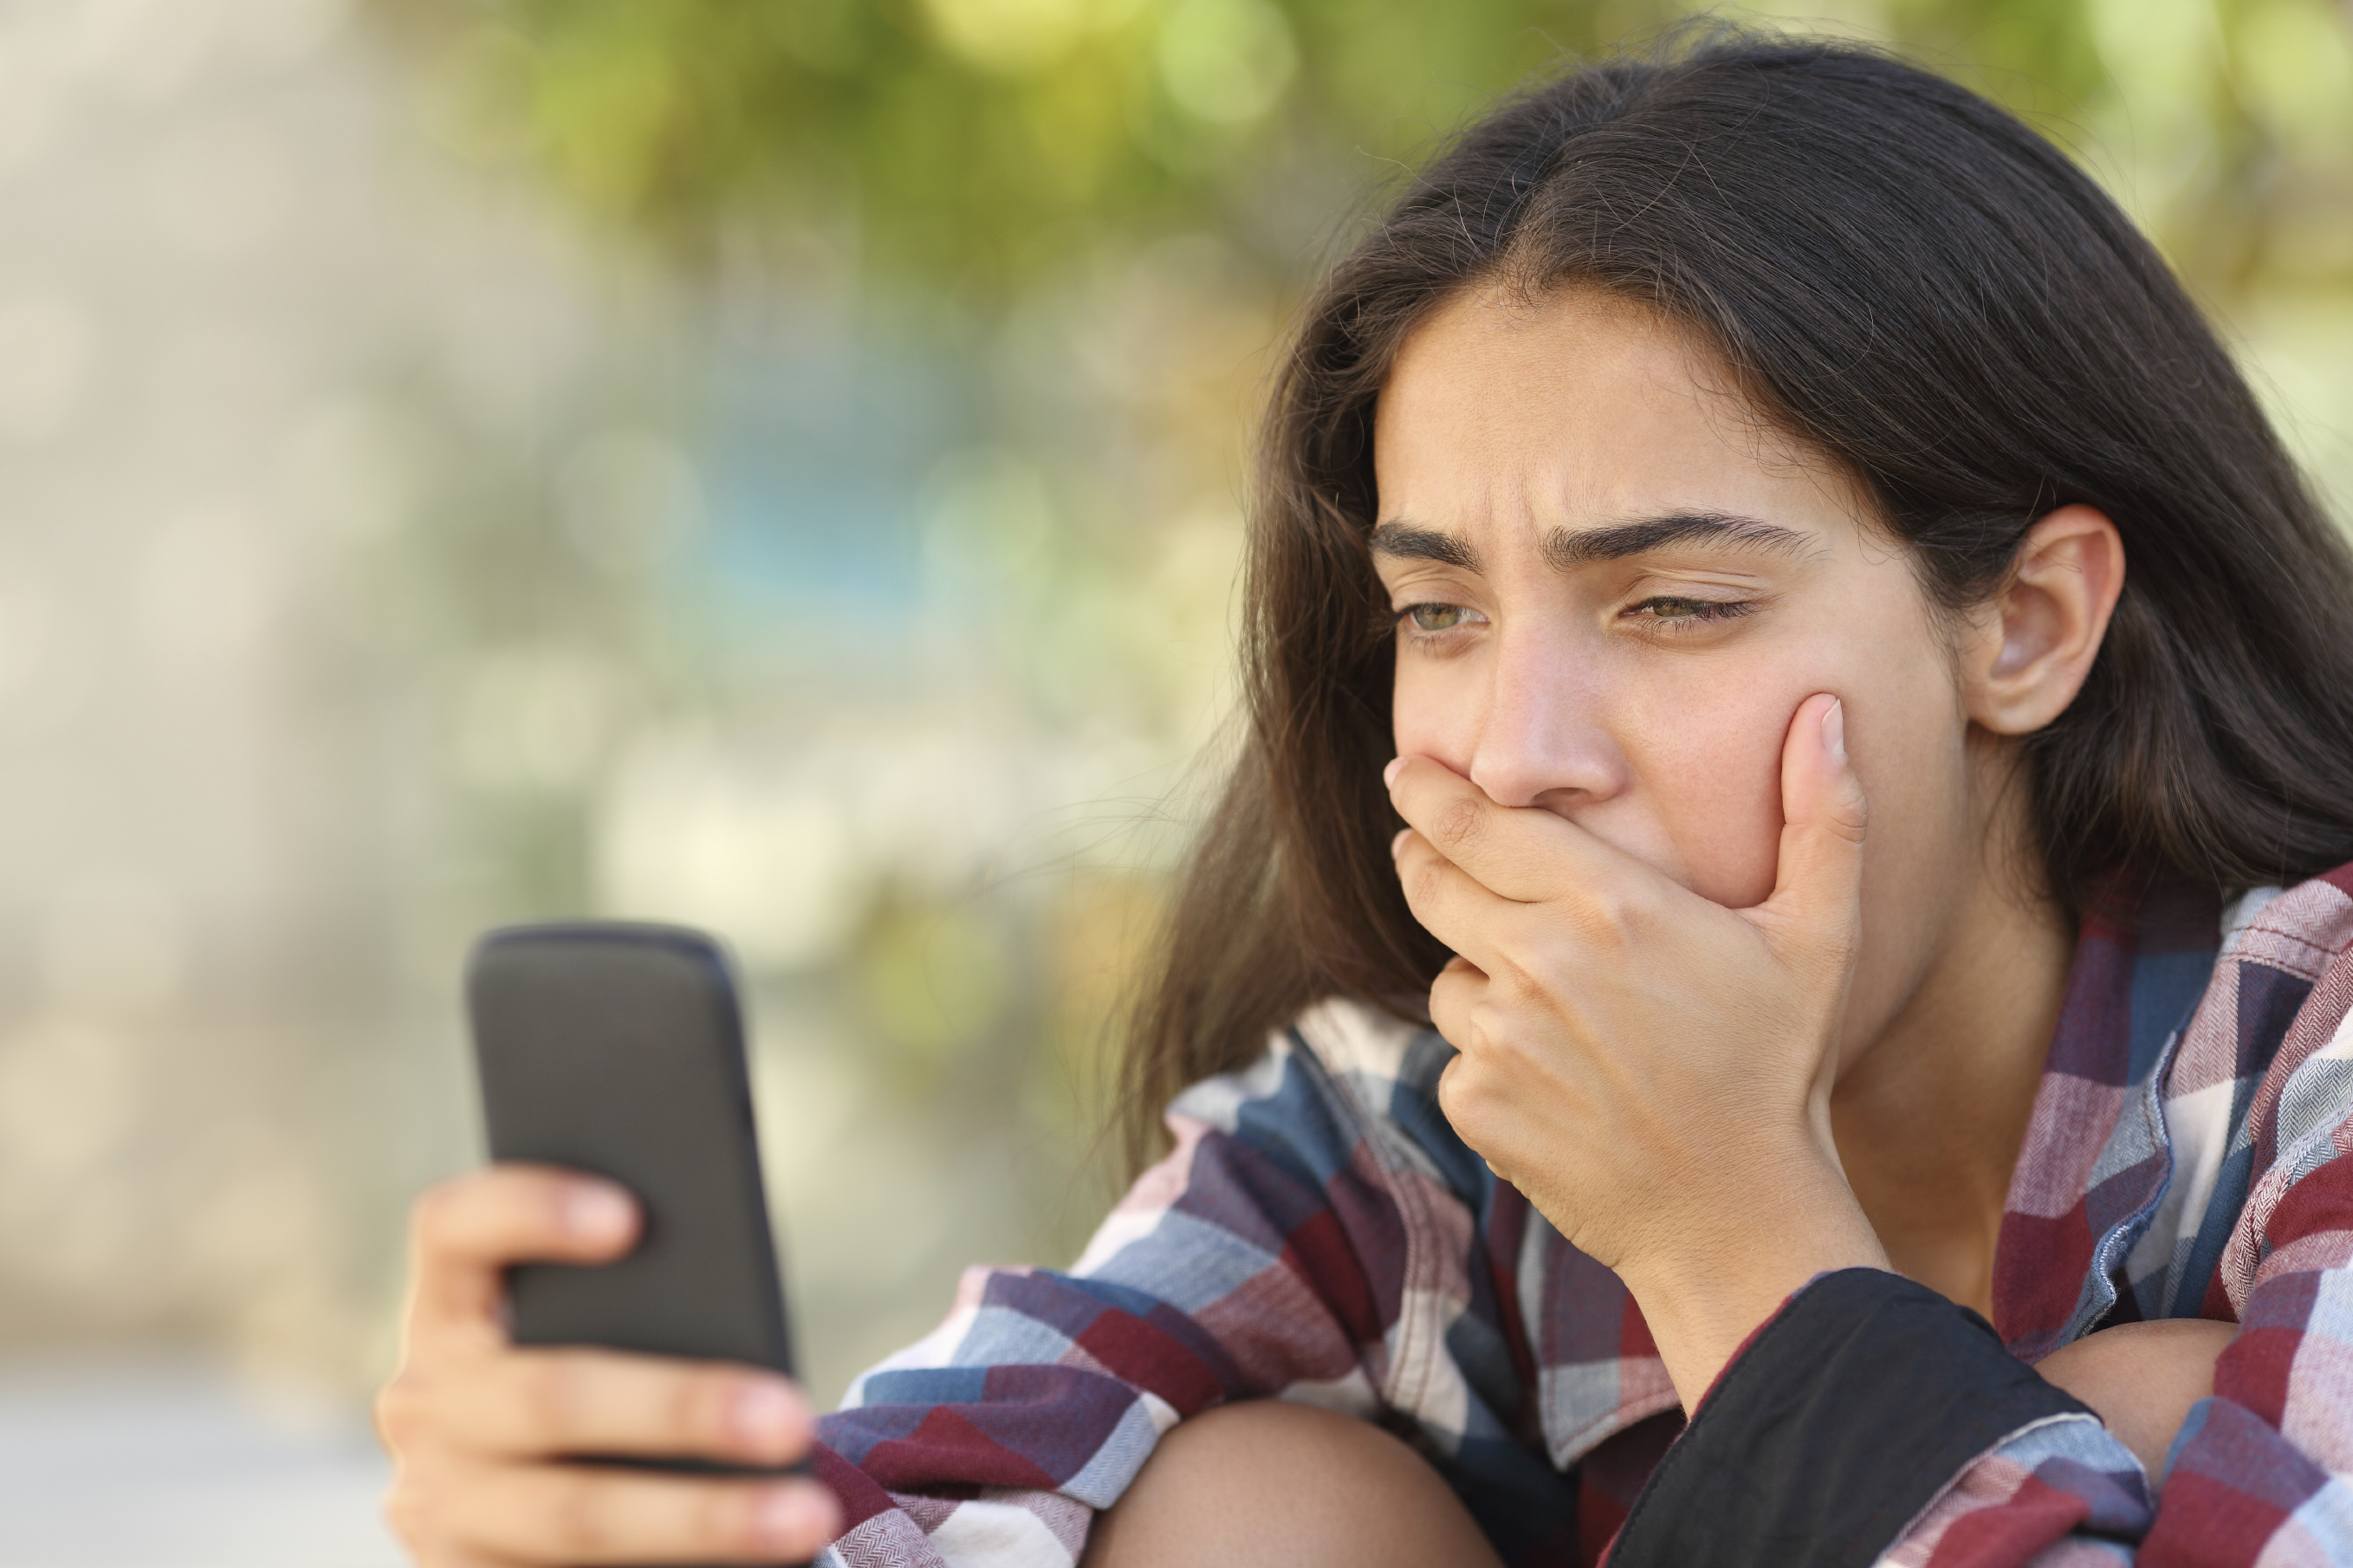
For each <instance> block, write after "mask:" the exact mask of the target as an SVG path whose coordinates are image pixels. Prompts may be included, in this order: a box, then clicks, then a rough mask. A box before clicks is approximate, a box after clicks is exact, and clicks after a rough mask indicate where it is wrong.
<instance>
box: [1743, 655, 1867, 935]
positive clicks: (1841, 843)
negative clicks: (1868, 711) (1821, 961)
mask: <svg viewBox="0 0 2353 1568" xmlns="http://www.w3.org/2000/svg"><path fill="white" fill-rule="evenodd" d="M1865 820H1866V817H1865V813H1864V810H1863V800H1862V782H1861V781H1860V780H1858V779H1857V778H1856V777H1855V776H1854V768H1853V766H1852V763H1849V762H1848V761H1847V754H1846V705H1845V704H1844V703H1842V702H1841V701H1840V700H1838V699H1837V698H1835V697H1833V696H1831V695H1830V694H1829V693H1828V692H1817V693H1816V694H1815V695H1813V696H1811V697H1809V698H1807V699H1806V700H1805V701H1804V702H1802V703H1800V704H1799V707H1798V711H1797V715H1796V716H1795V717H1794V718H1792V719H1791V720H1790V721H1789V732H1788V737H1787V738H1786V739H1784V740H1783V742H1781V821H1782V826H1781V858H1780V865H1779V868H1778V871H1777V872H1776V874H1775V876H1774V879H1773V896H1772V897H1771V898H1769V899H1767V900H1765V902H1764V904H1763V905H1762V906H1760V908H1759V910H1758V912H1759V913H1766V912H1767V911H1769V912H1770V914H1771V915H1772V917H1773V924H1774V925H1776V926H1779V927H1782V928H1784V930H1785V931H1786V933H1787V934H1788V936H1791V937H1800V936H1801V935H1802V936H1812V937H1818V938H1830V939H1831V940H1832V941H1833V942H1834V943H1835V945H1837V946H1840V947H1845V946H1848V945H1851V944H1852V941H1853V939H1854V935H1855V932H1856V928H1857V926H1858V924H1859V923H1860V915H1861V912H1862V910H1861V906H1862V837H1863V826H1864V822H1865Z"/></svg>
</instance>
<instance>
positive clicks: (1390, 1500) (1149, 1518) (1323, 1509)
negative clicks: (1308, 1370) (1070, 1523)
mask: <svg viewBox="0 0 2353 1568" xmlns="http://www.w3.org/2000/svg"><path fill="white" fill-rule="evenodd" d="M1327 1565H1328V1568H1391V1565H1394V1568H1433V1565H1439V1568H1502V1565H1501V1563H1500V1562H1499V1561H1498V1559H1497V1558H1496V1556H1495V1552H1494V1548H1493V1547H1491V1546H1489V1545H1488V1544H1487V1538H1486V1537H1485V1536H1483V1535H1482V1534H1481V1533H1480V1532H1479V1527H1478V1526H1477V1525H1476V1524H1474V1523H1472V1521H1471V1515H1470V1514H1469V1512H1468V1511H1466V1510H1464V1508H1463V1507H1462V1504H1461V1501H1460V1500H1457V1499H1456V1497H1455V1496H1454V1493H1453V1492H1452V1491H1451V1489H1448V1487H1447V1485H1446V1483H1445V1482H1444V1481H1443V1480H1441V1479H1439V1475H1438V1472H1437V1471H1436V1470H1433V1469H1431V1468H1430V1466H1429V1465H1428V1464H1427V1463H1425V1462H1424V1461H1423V1459H1422V1458H1421V1457H1420V1456H1419V1455H1418V1454H1416V1453H1415V1452H1414V1451H1413V1450H1412V1449H1411V1448H1409V1447H1406V1446H1405V1444H1403V1443H1402V1442H1399V1441H1398V1439H1397V1438H1395V1437H1393V1436H1389V1434H1388V1433H1387V1432H1384V1431H1382V1430H1381V1429H1380V1428H1379V1427H1377V1426H1372V1425H1370V1424H1369V1423H1367V1422H1363V1421H1353V1420H1350V1419H1349V1418H1348V1417H1346V1416H1345V1415H1333V1414H1332V1413H1331V1412H1330V1411H1327V1410H1316V1409H1314V1408H1311V1407H1310V1406H1307V1405H1286V1404H1283V1403H1282V1402H1281V1401H1279V1400H1271V1399H1261V1400H1255V1401H1252V1402H1251V1403H1250V1404H1247V1405H1223V1406H1220V1407H1219V1408H1218V1409H1215V1410H1210V1411H1207V1412H1205V1413H1203V1414H1202V1415H1197V1416H1195V1417H1194V1418H1193V1419H1191V1420H1190V1421H1187V1422H1185V1423H1184V1424H1182V1425H1181V1426H1177V1427H1176V1429H1175V1430H1174V1431H1172V1432H1170V1433H1169V1434H1168V1436H1166V1437H1163V1438H1162V1439H1161V1440H1160V1446H1159V1447H1157V1448H1155V1450H1154V1451H1153V1455H1152V1458H1150V1459H1148V1460H1146V1461H1145V1466H1144V1469H1143V1470H1142V1472H1141V1473H1139V1474H1138V1475H1137V1476H1136V1478H1135V1482H1134V1485H1132V1486H1130V1487H1129V1488H1128V1489H1127V1494H1126V1495H1125V1496H1124V1497H1123V1498H1121V1499H1120V1500H1119V1505H1118V1506H1117V1507H1116V1508H1113V1509H1112V1510H1110V1511H1109V1512H1107V1513H1105V1514H1103V1515H1102V1516H1101V1517H1100V1518H1098V1519H1097V1520H1096V1521H1095V1527H1094V1533H1093V1534H1092V1537H1091V1538H1090V1539H1089V1542H1088V1545H1087V1554H1086V1558H1085V1561H1084V1563H1083V1568H1327Z"/></svg>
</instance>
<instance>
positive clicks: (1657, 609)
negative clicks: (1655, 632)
mask: <svg viewBox="0 0 2353 1568" xmlns="http://www.w3.org/2000/svg"><path fill="white" fill-rule="evenodd" d="M1756 607H1757V606H1756V605H1754V604H1752V603H1750V602H1748V601H1746V600H1744V599H1678V598H1658V599H1645V600H1643V601H1642V602H1641V604H1639V605H1632V606H1630V608H1629V609H1628V610H1627V611H1626V613H1627V614H1628V615H1629V616H1633V617H1634V618H1635V619H1637V620H1644V621H1649V622H1651V623H1652V624H1653V625H1664V626H1706V625H1708V624H1709V623H1711V622H1714V621H1728V620H1730V619H1732V618H1733V617H1734V616H1745V615H1746V614H1747V613H1748V612H1749V611H1751V610H1753V609H1755V608H1756Z"/></svg>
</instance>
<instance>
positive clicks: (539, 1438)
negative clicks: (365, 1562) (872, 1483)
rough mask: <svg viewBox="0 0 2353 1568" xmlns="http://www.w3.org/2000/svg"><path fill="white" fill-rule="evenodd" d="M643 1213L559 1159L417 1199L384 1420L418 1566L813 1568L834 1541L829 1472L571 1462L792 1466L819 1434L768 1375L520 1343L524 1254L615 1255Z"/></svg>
mask: <svg viewBox="0 0 2353 1568" xmlns="http://www.w3.org/2000/svg"><path fill="white" fill-rule="evenodd" d="M637 1228H638V1216H637V1210H636V1205H634V1204H633V1203H632V1202H631V1201H630V1199H629V1197H628V1194H626V1193H624V1192H622V1191H621V1190H620V1189H619V1188H617V1187H615V1186H613V1185H611V1184H608V1183H605V1182H600V1181H596V1180H594V1179H591V1178H588V1177H585V1176H580V1175H576V1174H574V1173H567V1172H563V1171H558V1170H554V1169H550V1168H546V1167H539V1166H529V1165H501V1166H494V1167H491V1169H489V1170H485V1171H479V1172H476V1173H471V1174H470V1175H465V1176H460V1177H458V1178H456V1179H455V1180H452V1181H449V1182H446V1183H443V1184H441V1185H439V1186H438V1187H436V1188H434V1189H433V1190H432V1191H430V1192H428V1193H427V1194H425V1195H424V1196H423V1197H422V1198H420V1199H418V1200H417V1206H416V1209H415V1211H414V1214H413V1215H412V1220H411V1279H410V1289H409V1298H408V1307H407V1313H406V1321H405V1323H404V1325H403V1332H402V1355H401V1366H400V1371H399V1373H397V1374H396V1376H395V1377H394V1378H393V1380H392V1381H391V1382H390V1383H389V1384H385V1388H384V1391H383V1393H382V1394H379V1395H378V1397H377V1400H376V1426H377V1429H378V1430H379V1432H380V1433H381V1434H382V1435H383V1438H384V1443H385V1447H386V1448H387V1449H389V1450H390V1451H391V1453H392V1457H393V1464H394V1479H393V1484H392V1489H391V1492H390V1494H389V1495H388V1496H387V1498H386V1499H385V1515H386V1517H387V1518H388V1519H390V1521H392V1525H393V1528H394V1529H395V1530H396V1531H397V1532H398V1533H399V1535H400V1538H401V1539H402V1541H404V1542H406V1544H407V1546H408V1549H409V1551H410V1552H412V1553H413V1554H414V1555H415V1556H416V1559H417V1562H418V1563H420V1564H421V1565H423V1568H490V1565H492V1564H517V1565H520V1564H526V1563H546V1564H554V1563H565V1564H589V1563H781V1562H792V1563H798V1562H804V1561H806V1560H807V1559H808V1558H809V1557H811V1556H813V1555H815V1553H816V1552H818V1550H819V1549H820V1548H822V1547H823V1546H824V1545H825V1543H826V1542H828V1541H830V1540H831V1539H832V1538H833V1535H834V1533H835V1531H836V1530H837V1529H838V1528H839V1510H838V1508H837V1507H836V1505H835V1503H834V1500H833V1499H832V1497H831V1495H830V1494H829V1493H828V1492H827V1491H826V1490H825V1489H823V1488H822V1487H819V1486H818V1484H817V1483H816V1482H814V1481H810V1480H806V1479H798V1478H792V1479H781V1480H765V1479H760V1480H753V1479H706V1478H702V1477H692V1476H683V1475H664V1474H659V1473H655V1472H649V1471H644V1470H632V1469H627V1468H616V1467H610V1466H598V1465H589V1464H580V1463H575V1462H572V1461H573V1460H574V1459H575V1458H576V1457H577V1456H581V1455H629V1456H637V1457H642V1458H698V1459H713V1460H719V1461H723V1462H725V1463H731V1464H737V1465H785V1464H790V1463H792V1462H793V1461H795V1460H797V1459H799V1458H803V1457H804V1456H805V1455H807V1453H808V1451H809V1447H810V1444H811V1442H812V1440H813V1432H814V1428H813V1426H812V1420H811V1416H810V1412H809V1409H808V1405H807V1402H806V1401H805V1400H804V1399H803V1398H802V1397H801V1394H800V1391H799V1390H798V1389H797V1388H796V1387H794V1385H793V1384H791V1383H789V1382H787V1381H786V1380H785V1379H784V1378H781V1377H778V1376H776V1374H775V1373H769V1372H764V1371H761V1370H759V1369H757V1368H754V1367H748V1366H733V1365H728V1364H724V1363H696V1362H686V1361H673V1360H667V1359H664V1358H661V1357H657V1356H645V1355H632V1354H627V1353H624V1352H617V1351H604V1350H590V1349H568V1348H567V1349H533V1348H520V1347H517V1346H516V1345H514V1344H513V1343H512V1341H511V1340H510V1339H509V1337H508V1334H507V1330H506V1324H505V1281H504V1276H505V1271H506V1269H507V1268H509V1267H510V1266H511V1265H513V1264H516V1263H522V1262H533V1261H560V1262H566V1263H602V1262H608V1261H610V1260H612V1259H614V1258H619V1257H621V1256H623V1255H624V1254H626V1253H627V1252H628V1249H629V1247H630V1245H631V1243H632V1242H633V1241H634V1239H635V1237H636V1235H637Z"/></svg>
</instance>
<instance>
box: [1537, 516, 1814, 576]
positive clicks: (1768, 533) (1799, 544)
mask: <svg viewBox="0 0 2353 1568" xmlns="http://www.w3.org/2000/svg"><path fill="white" fill-rule="evenodd" d="M1701 543H1705V544H1716V545H1728V546H1730V547H1731V548H1733V549H1736V550H1750V551H1756V552H1760V553H1762V554H1767V555H1811V554H1812V553H1814V552H1815V551H1816V550H1817V549H1818V548H1820V541H1819V540H1816V539H1813V538H1811V537H1810V536H1808V535H1806V534H1803V533H1800V532H1799V531H1797V530H1796V529H1794V528H1783V527H1782V526H1781V525H1780V524H1779V523H1777V522H1762V521H1758V520H1757V519H1756V518H1753V517H1740V516H1737V515H1736V514H1735V513H1732V512H1723V511H1678V512H1670V513H1668V514H1667V515H1666V516H1664V517H1651V518H1643V519H1641V520H1640V521H1635V522H1619V523H1612V524H1610V525H1609V527H1607V528H1583V529H1575V530H1571V529H1566V528H1556V529H1554V530H1553V531H1551V532H1549V533H1547V534H1546V535H1545V542H1544V552H1545V560H1546V562H1547V563H1550V564H1551V566H1552V567H1553V568H1554V570H1556V571H1559V570H1562V569H1565V568H1567V567H1570V566H1581V565H1583V564H1584V563H1587V562H1588V561H1620V560H1623V559H1624V558H1625V557H1627V556H1629V555H1641V554H1644V553H1647V552H1650V551H1652V550H1662V549H1664V548H1665V547H1666V546H1668V545H1670V544H1701Z"/></svg>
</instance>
